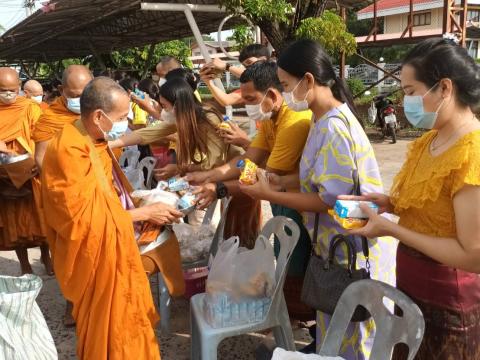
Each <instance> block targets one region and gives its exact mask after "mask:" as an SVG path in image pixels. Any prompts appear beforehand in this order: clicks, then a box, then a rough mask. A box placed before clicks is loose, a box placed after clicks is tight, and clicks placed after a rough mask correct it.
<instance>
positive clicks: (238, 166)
mask: <svg viewBox="0 0 480 360" xmlns="http://www.w3.org/2000/svg"><path fill="white" fill-rule="evenodd" d="M244 167H245V160H243V159H241V160H238V161H237V168H239V169H242V168H244Z"/></svg>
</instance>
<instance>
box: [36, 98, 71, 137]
mask: <svg viewBox="0 0 480 360" xmlns="http://www.w3.org/2000/svg"><path fill="white" fill-rule="evenodd" d="M79 118H80V115H78V114H74V113H72V112H71V111H70V110H68V109H67V106H66V104H65V99H64V98H63V97H62V96H60V97H58V98H56V99H55V101H54V102H53V103H52V104H51V105H50V106H49V107H48V108H47V109H45V110H44V111H43V114H42V116H40V119H39V120H38V122H37V123H36V124H35V129H34V130H33V141H35V142H36V143H39V142H43V141H48V140H50V139H52V138H53V137H54V136H55V134H56V133H57V132H59V131H60V130H62V129H63V127H64V126H65V124H73V123H74V122H75V120H77V119H79Z"/></svg>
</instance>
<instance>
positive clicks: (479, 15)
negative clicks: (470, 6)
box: [467, 10, 480, 22]
mask: <svg viewBox="0 0 480 360" xmlns="http://www.w3.org/2000/svg"><path fill="white" fill-rule="evenodd" d="M467 21H472V22H480V10H468V11H467Z"/></svg>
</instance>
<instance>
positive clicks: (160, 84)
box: [158, 78, 167, 87]
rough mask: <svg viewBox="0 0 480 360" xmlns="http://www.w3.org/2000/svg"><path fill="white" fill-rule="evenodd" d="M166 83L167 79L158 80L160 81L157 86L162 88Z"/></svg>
mask: <svg viewBox="0 0 480 360" xmlns="http://www.w3.org/2000/svg"><path fill="white" fill-rule="evenodd" d="M166 82H167V79H165V78H160V80H158V86H160V87H162V85H163V84H165V83H166Z"/></svg>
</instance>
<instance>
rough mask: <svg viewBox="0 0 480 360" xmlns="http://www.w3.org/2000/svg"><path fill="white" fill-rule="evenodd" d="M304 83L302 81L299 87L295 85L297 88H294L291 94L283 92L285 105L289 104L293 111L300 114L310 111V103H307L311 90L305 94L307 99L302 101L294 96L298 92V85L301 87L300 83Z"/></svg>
mask: <svg viewBox="0 0 480 360" xmlns="http://www.w3.org/2000/svg"><path fill="white" fill-rule="evenodd" d="M302 81H303V79H302V80H300V81H299V82H298V83H297V85H295V87H294V88H293V90H292V91H290V92H283V98H284V100H285V103H286V104H287V106H288V107H289V108H290V109H292V110H293V111H296V112H300V111H305V110H308V101H307V96H308V94H309V93H310V90H308V91H307V93H306V94H305V97H304V99H303V100H302V101H297V99H295V95H294V92H295V90H297V88H298V85H300V83H301V82H302Z"/></svg>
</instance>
